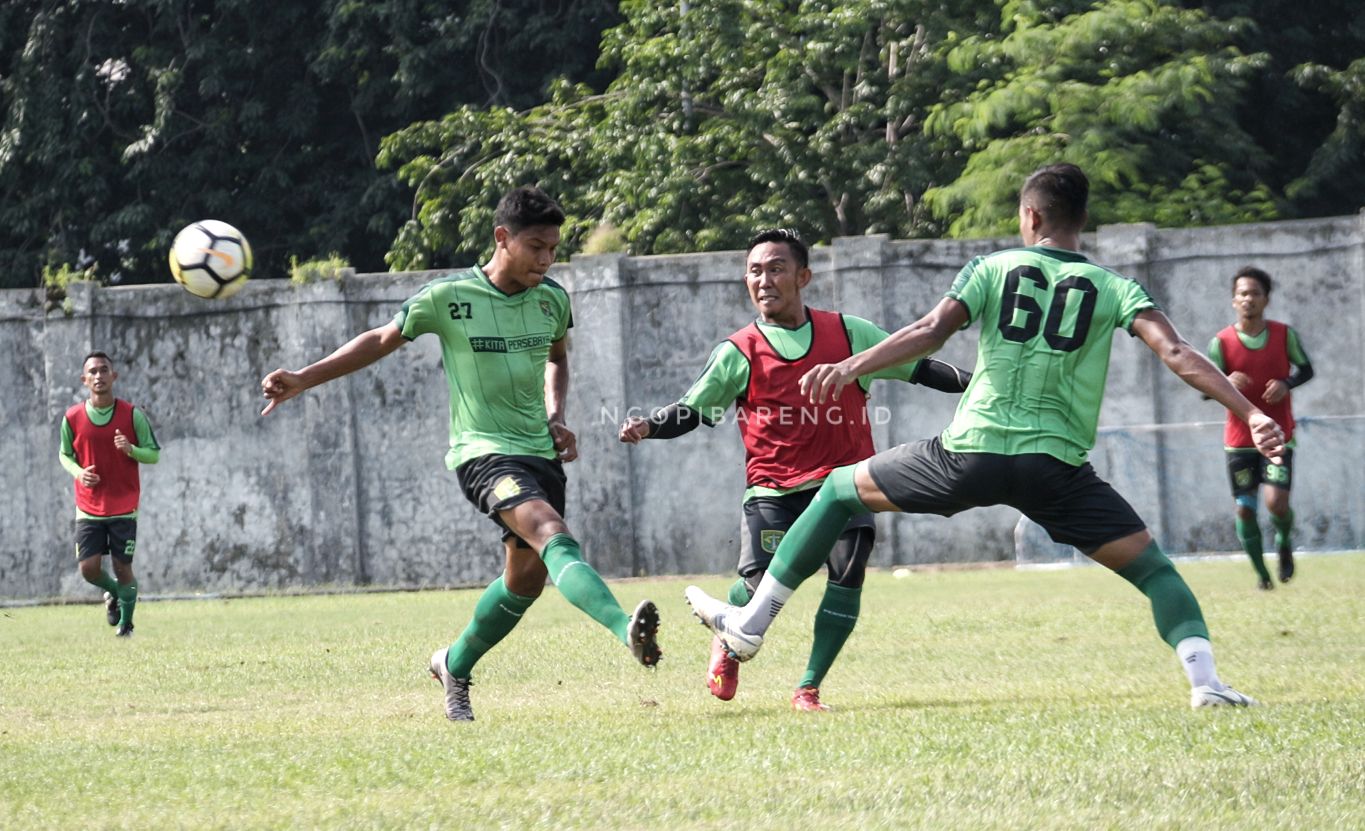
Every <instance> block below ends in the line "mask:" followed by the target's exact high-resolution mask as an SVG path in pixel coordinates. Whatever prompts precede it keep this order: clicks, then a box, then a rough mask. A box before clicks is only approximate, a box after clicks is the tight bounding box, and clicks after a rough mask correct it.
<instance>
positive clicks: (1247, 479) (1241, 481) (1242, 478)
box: [1233, 469, 1251, 488]
mask: <svg viewBox="0 0 1365 831" xmlns="http://www.w3.org/2000/svg"><path fill="white" fill-rule="evenodd" d="M1233 476H1234V478H1235V479H1236V480H1237V487H1239V488H1245V487H1247V486H1248V485H1250V484H1251V471H1249V470H1245V469H1244V470H1239V471H1237V472H1236V473H1235V474H1233Z"/></svg>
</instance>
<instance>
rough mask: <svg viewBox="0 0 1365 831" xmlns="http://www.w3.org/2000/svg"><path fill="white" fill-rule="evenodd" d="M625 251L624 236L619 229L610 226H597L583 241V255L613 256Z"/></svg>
mask: <svg viewBox="0 0 1365 831" xmlns="http://www.w3.org/2000/svg"><path fill="white" fill-rule="evenodd" d="M625 250H626V238H625V236H624V235H622V233H621V229H620V228H617V227H616V226H615V225H611V224H604V225H598V226H597V227H596V228H594V229H592V230H591V231H590V232H588V235H587V237H585V238H584V240H583V253H584V254H614V253H619V252H622V251H625Z"/></svg>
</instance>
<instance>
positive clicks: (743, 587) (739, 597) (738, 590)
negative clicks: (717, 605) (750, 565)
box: [730, 577, 750, 606]
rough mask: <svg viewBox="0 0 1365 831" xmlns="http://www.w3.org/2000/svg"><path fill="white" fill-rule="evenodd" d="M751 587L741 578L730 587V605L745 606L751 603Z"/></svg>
mask: <svg viewBox="0 0 1365 831" xmlns="http://www.w3.org/2000/svg"><path fill="white" fill-rule="evenodd" d="M749 597H750V595H749V586H748V584H747V583H745V582H744V578H743V577H741V578H739V579H738V580H736V581H735V582H734V584H733V585H731V586H730V605H731V606H743V605H744V604H745V603H748V602H749Z"/></svg>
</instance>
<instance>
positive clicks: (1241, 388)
mask: <svg viewBox="0 0 1365 831" xmlns="http://www.w3.org/2000/svg"><path fill="white" fill-rule="evenodd" d="M1228 380H1229V381H1231V382H1232V385H1233V386H1234V387H1236V388H1237V391H1238V392H1240V393H1242V394H1243V395H1246V392H1247V390H1249V389H1251V376H1250V375H1247V374H1246V373H1245V372H1241V371H1234V372H1229V373H1228Z"/></svg>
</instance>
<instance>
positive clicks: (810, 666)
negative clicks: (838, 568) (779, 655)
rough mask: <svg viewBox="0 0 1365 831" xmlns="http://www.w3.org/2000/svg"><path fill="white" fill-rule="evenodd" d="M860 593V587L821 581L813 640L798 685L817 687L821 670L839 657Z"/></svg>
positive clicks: (854, 619) (853, 622) (855, 615)
mask: <svg viewBox="0 0 1365 831" xmlns="http://www.w3.org/2000/svg"><path fill="white" fill-rule="evenodd" d="M862 596H863V590H862V589H861V588H858V589H850V588H848V587H846V586H839V585H835V584H834V583H826V584H825V596H824V598H823V599H822V600H821V601H820V608H819V609H817V610H816V611H815V639H814V642H813V643H812V644H811V648H810V660H809V661H808V662H807V663H806V674H805V675H803V676H801V683H799V684H797V686H798V687H818V686H820V682H821V681H823V680H824V679H825V673H827V672H829V668H830V667H831V666H833V665H834V659H835V658H837V657H839V651H840V650H841V649H843V648H844V643H845V642H847V641H848V636H849V635H851V634H853V627H854V626H856V625H857V623H858V610H859V607H860V606H861V605H862Z"/></svg>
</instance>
